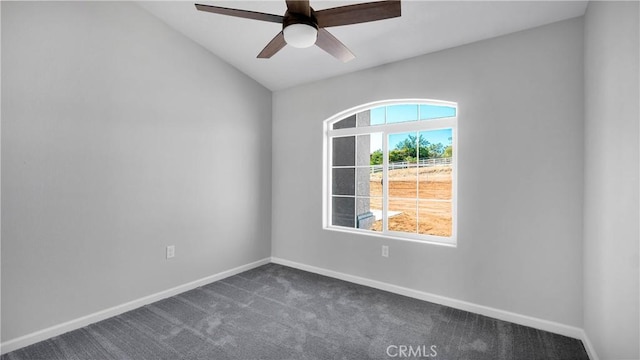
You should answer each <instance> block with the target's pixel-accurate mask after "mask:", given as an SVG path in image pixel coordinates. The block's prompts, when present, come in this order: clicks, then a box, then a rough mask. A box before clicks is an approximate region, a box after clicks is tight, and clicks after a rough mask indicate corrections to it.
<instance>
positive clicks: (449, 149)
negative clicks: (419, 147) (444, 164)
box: [442, 145, 453, 158]
mask: <svg viewBox="0 0 640 360" xmlns="http://www.w3.org/2000/svg"><path fill="white" fill-rule="evenodd" d="M452 156H453V146H451V145H449V146H447V147H446V148H444V153H443V154H442V157H446V158H449V157H452Z"/></svg>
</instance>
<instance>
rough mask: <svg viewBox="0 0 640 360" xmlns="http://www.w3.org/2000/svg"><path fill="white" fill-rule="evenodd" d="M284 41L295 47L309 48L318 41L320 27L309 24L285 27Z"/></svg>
mask: <svg viewBox="0 0 640 360" xmlns="http://www.w3.org/2000/svg"><path fill="white" fill-rule="evenodd" d="M282 32H283V34H284V41H286V42H287V44H289V45H291V46H293V47H295V48H308V47H310V46H313V45H314V44H315V43H316V39H317V38H318V29H316V28H315V27H313V26H311V25H307V24H291V25H289V26H287V27H285V28H284V30H283V31H282Z"/></svg>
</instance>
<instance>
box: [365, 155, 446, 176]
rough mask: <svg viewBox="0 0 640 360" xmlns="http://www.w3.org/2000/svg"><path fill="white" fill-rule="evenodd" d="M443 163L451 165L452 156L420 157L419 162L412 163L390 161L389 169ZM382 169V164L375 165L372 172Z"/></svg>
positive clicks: (440, 164) (439, 164)
mask: <svg viewBox="0 0 640 360" xmlns="http://www.w3.org/2000/svg"><path fill="white" fill-rule="evenodd" d="M442 165H451V158H450V157H446V158H433V159H420V161H418V162H417V163H414V162H413V163H412V162H408V161H402V162H392V163H389V170H396V169H408V168H414V167H417V166H419V167H431V166H442ZM381 171H382V166H381V165H379V167H378V166H376V167H374V166H372V167H371V173H377V172H381Z"/></svg>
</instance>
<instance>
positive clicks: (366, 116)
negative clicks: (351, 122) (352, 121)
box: [356, 110, 371, 127]
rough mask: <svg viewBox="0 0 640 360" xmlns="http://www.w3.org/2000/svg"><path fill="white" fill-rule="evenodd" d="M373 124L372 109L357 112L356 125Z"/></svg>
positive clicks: (365, 125)
mask: <svg viewBox="0 0 640 360" xmlns="http://www.w3.org/2000/svg"><path fill="white" fill-rule="evenodd" d="M370 125H371V111H369V110H365V111H363V112H360V113H358V114H356V126H357V127H367V126H370Z"/></svg>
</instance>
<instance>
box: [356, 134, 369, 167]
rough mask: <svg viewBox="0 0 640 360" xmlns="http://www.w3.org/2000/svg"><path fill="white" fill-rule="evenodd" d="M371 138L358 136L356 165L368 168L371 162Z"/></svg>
mask: <svg viewBox="0 0 640 360" xmlns="http://www.w3.org/2000/svg"><path fill="white" fill-rule="evenodd" d="M371 136H372V135H370V134H367V135H358V137H357V138H356V141H357V142H356V151H357V153H356V165H358V166H368V165H369V163H370V162H371Z"/></svg>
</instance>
